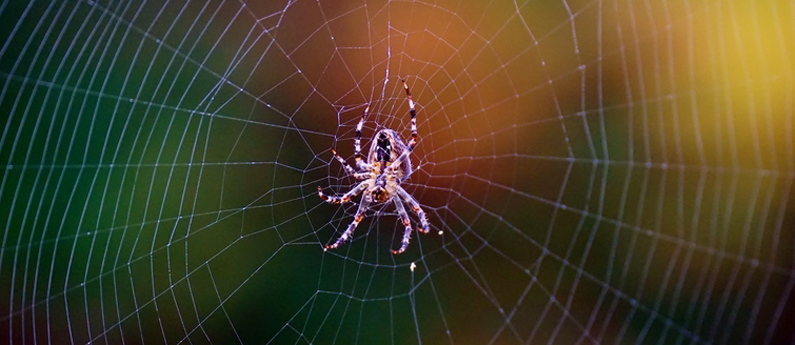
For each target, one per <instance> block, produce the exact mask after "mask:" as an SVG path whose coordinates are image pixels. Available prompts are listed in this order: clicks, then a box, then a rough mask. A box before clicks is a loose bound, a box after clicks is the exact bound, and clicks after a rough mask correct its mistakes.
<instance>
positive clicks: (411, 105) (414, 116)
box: [400, 79, 419, 151]
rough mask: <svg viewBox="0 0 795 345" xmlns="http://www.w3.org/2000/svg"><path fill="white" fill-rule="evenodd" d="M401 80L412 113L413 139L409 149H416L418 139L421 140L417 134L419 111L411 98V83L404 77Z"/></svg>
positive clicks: (410, 141)
mask: <svg viewBox="0 0 795 345" xmlns="http://www.w3.org/2000/svg"><path fill="white" fill-rule="evenodd" d="M400 81H401V82H403V88H404V89H406V97H407V98H408V99H409V114H411V140H409V145H408V146H409V147H408V149H409V151H414V147H415V146H417V140H419V137H418V136H417V111H416V110H414V100H413V99H411V91H410V90H409V85H408V84H406V81H405V80H404V79H401V80H400Z"/></svg>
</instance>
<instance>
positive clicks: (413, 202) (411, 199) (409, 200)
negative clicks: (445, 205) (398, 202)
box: [397, 186, 441, 235]
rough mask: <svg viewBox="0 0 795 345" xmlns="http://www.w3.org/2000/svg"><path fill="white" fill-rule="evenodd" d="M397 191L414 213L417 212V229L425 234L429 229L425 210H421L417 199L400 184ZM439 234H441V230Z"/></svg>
mask: <svg viewBox="0 0 795 345" xmlns="http://www.w3.org/2000/svg"><path fill="white" fill-rule="evenodd" d="M397 193H398V194H399V195H400V197H402V198H403V200H405V201H406V202H407V203H409V205H411V210H412V211H414V213H416V214H417V217H419V218H420V226H419V228H418V229H417V230H419V231H420V232H422V233H424V234H427V233H428V232H429V231H431V227H430V225H428V218H426V217H425V211H423V210H422V207H420V203H418V202H417V200H415V199H414V197H412V196H411V194H409V192H407V191H406V190H405V189H403V187H401V186H397ZM439 234H440V235H441V231H440V232H439Z"/></svg>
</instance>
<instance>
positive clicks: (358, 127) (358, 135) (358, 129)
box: [354, 105, 370, 169]
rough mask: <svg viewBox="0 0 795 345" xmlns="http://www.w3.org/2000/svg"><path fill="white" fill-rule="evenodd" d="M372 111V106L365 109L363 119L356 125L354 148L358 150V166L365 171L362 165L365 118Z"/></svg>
mask: <svg viewBox="0 0 795 345" xmlns="http://www.w3.org/2000/svg"><path fill="white" fill-rule="evenodd" d="M369 110H370V106H369V105H368V106H367V108H364V114H362V118H361V119H359V123H358V124H356V140H355V141H354V148H355V150H356V153H355V155H356V166H357V167H358V168H359V169H363V167H362V164H363V163H364V161H363V157H364V155H362V128H363V127H364V118H365V117H367V112H368V111H369Z"/></svg>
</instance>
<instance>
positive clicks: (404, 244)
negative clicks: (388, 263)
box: [392, 198, 411, 255]
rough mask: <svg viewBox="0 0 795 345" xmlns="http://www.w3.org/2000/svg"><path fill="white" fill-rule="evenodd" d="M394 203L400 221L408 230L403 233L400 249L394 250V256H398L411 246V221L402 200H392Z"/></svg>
mask: <svg viewBox="0 0 795 345" xmlns="http://www.w3.org/2000/svg"><path fill="white" fill-rule="evenodd" d="M392 202H393V203H395V209H397V213H398V215H399V216H400V220H401V221H403V226H404V227H405V228H406V230H404V231H403V239H402V240H401V241H400V249H398V250H392V254H394V255H398V254H401V253H403V252H405V251H406V248H408V246H409V241H411V221H410V220H409V215H408V213H406V208H405V207H403V201H402V200H400V198H395V199H392Z"/></svg>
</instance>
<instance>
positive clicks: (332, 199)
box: [317, 181, 369, 204]
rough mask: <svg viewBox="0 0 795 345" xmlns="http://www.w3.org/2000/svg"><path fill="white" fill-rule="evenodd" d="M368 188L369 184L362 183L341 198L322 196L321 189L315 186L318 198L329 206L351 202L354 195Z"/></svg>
mask: <svg viewBox="0 0 795 345" xmlns="http://www.w3.org/2000/svg"><path fill="white" fill-rule="evenodd" d="M368 186H369V184H368V183H367V181H364V182H362V183H359V184H358V185H356V186H355V187H353V189H351V190H349V191H348V192H347V193H345V194H343V195H342V196H336V195H331V196H327V195H325V194H323V188H320V186H317V195H318V196H320V198H321V199H323V201H325V202H327V203H329V204H342V203H345V202H348V201H351V198H352V197H354V196H356V194H359V192H361V191H363V190H365V189H366V188H367V187H368Z"/></svg>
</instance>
